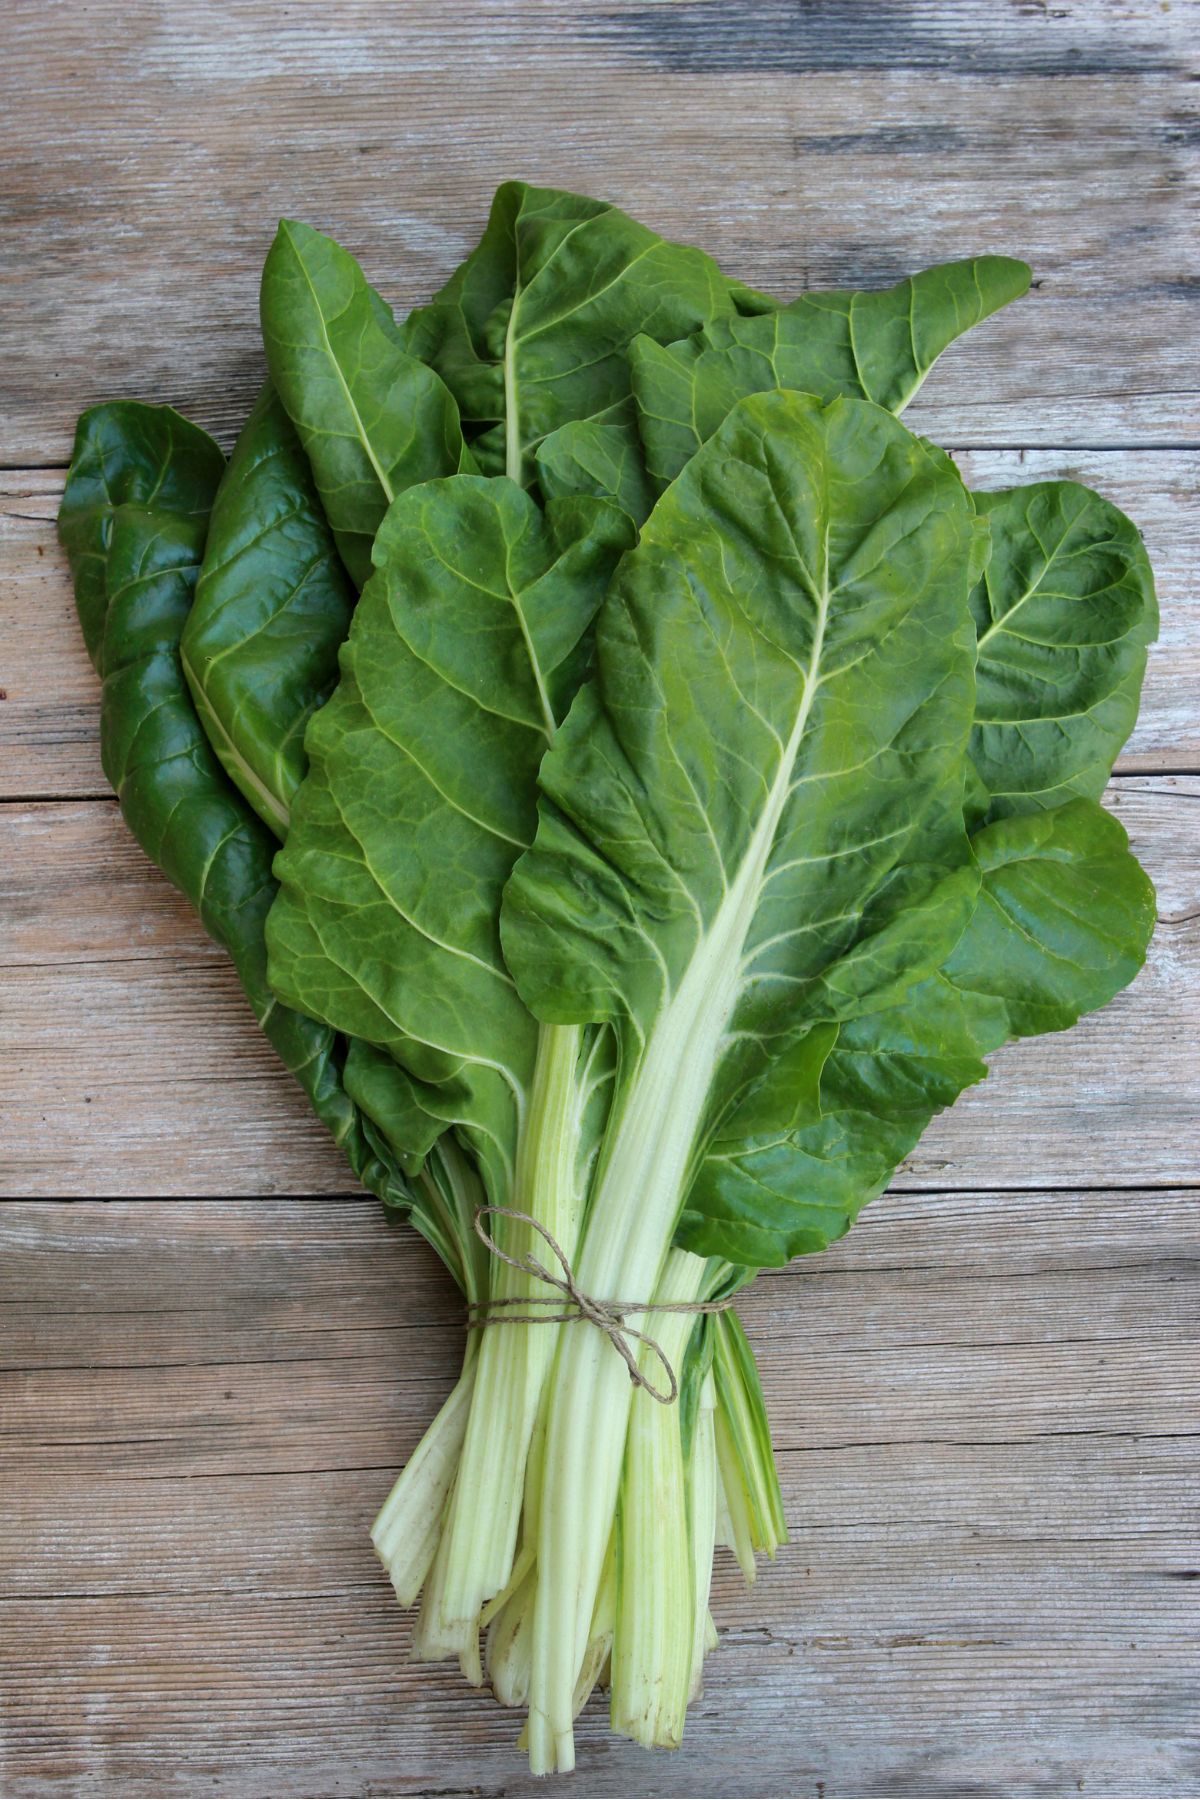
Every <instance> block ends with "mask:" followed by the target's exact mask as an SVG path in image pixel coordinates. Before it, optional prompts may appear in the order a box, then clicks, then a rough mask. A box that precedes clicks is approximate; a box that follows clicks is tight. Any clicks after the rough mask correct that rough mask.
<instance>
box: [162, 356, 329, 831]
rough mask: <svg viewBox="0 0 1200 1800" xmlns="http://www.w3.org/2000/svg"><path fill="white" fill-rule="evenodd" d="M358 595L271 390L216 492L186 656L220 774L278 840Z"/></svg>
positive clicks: (186, 667) (305, 463)
mask: <svg viewBox="0 0 1200 1800" xmlns="http://www.w3.org/2000/svg"><path fill="white" fill-rule="evenodd" d="M355 597H356V596H355V593H354V589H353V587H352V586H351V584H350V582H349V580H348V579H347V576H346V574H345V572H344V570H343V567H342V563H341V559H340V558H339V556H338V553H337V550H336V547H335V545H334V541H333V537H332V534H331V533H330V530H329V526H328V525H327V524H326V521H325V515H324V513H323V511H322V510H321V503H320V500H319V499H318V497H317V491H316V487H315V485H314V482H313V478H312V473H311V471H310V469H309V466H308V459H307V458H306V456H305V454H304V451H303V449H302V448H301V445H300V442H299V439H298V438H297V436H296V434H295V432H294V430H293V429H292V426H291V422H290V421H289V419H288V416H287V413H286V412H285V411H284V409H283V406H282V405H281V403H280V401H279V399H278V398H277V396H276V394H275V392H274V390H273V389H272V388H271V386H270V384H269V383H268V385H267V386H266V388H264V390H263V392H262V394H261V396H260V397H259V401H258V404H257V405H256V406H255V408H254V411H253V412H252V413H251V415H250V418H249V420H248V421H247V423H246V426H245V429H244V430H243V432H242V435H241V436H240V438H239V439H238V441H237V445H236V447H235V449H234V452H233V456H232V458H231V460H230V463H229V467H228V469H227V470H226V471H225V475H224V478H223V480H222V482H221V485H220V488H219V489H218V492H217V498H216V502H215V504H214V506H213V513H212V521H211V523H210V525H209V530H208V539H207V544H206V547H205V552H204V560H203V563H202V564H201V569H200V579H199V581H198V582H197V584H196V597H195V600H194V602H193V605H192V608H191V611H190V613H189V614H188V618H187V623H186V625H185V626H184V631H183V639H182V654H183V666H184V670H185V672H186V674H187V678H188V683H189V685H190V687H191V691H192V698H193V700H194V701H195V704H196V709H197V711H198V712H199V714H200V717H201V719H202V721H203V723H204V726H205V729H206V731H207V732H208V736H209V740H210V742H211V743H212V746H213V748H214V750H215V751H216V753H217V756H218V757H219V758H220V761H221V764H222V766H223V767H224V769H225V772H226V774H227V775H228V776H229V777H230V779H231V780H232V781H233V782H234V783H235V784H236V785H237V787H238V788H240V790H241V792H242V793H243V795H244V796H245V798H246V799H247V800H248V801H249V802H250V804H251V806H253V808H254V810H255V811H256V812H257V813H258V815H259V817H260V818H262V819H263V820H264V821H265V822H266V824H268V825H269V826H270V827H271V829H272V831H274V832H275V833H276V835H277V836H279V837H284V836H285V835H286V833H287V823H288V816H289V813H290V810H291V805H292V801H293V799H294V797H295V794H296V790H297V788H298V787H299V785H300V783H301V781H302V780H303V779H304V772H305V769H306V767H307V763H306V759H305V755H304V728H305V725H306V724H307V723H308V719H309V717H310V715H311V714H312V712H313V711H314V710H315V709H316V707H318V706H320V705H321V703H322V701H323V700H324V699H325V698H326V696H327V695H328V693H329V691H330V689H331V688H332V686H333V684H334V682H335V681H336V680H337V653H338V646H339V645H340V644H341V642H342V640H343V638H344V637H345V635H346V633H347V631H348V630H349V628H350V617H351V613H352V611H353V607H354V601H355Z"/></svg>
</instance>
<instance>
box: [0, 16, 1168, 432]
mask: <svg viewBox="0 0 1200 1800" xmlns="http://www.w3.org/2000/svg"><path fill="white" fill-rule="evenodd" d="M393 11H394V9H391V8H386V7H384V8H380V7H378V6H377V5H374V4H372V3H371V0H340V4H339V5H338V6H337V7H336V8H335V9H333V10H330V9H322V10H319V11H318V10H315V9H313V8H309V7H301V8H297V9H293V10H292V11H291V12H289V13H288V14H286V15H284V16H282V17H281V16H280V15H279V13H278V11H277V10H276V9H263V8H261V7H258V6H255V5H252V4H249V3H248V0H210V3H209V4H205V5H203V6H196V7H186V8H185V7H179V6H162V5H158V4H153V3H152V0H132V3H130V0H120V3H118V0H102V3H100V4H94V5H91V6H88V7H86V8H68V7H66V6H55V7H53V8H51V9H50V17H51V19H52V24H50V25H49V26H48V23H47V9H46V8H44V7H33V6H21V5H15V6H10V7H8V8H7V9H5V13H4V23H3V28H2V29H3V55H2V56H0V108H2V110H3V113H4V117H5V121H6V134H7V138H8V142H9V144H10V146H12V152H11V154H10V156H9V158H8V163H7V176H6V184H5V185H6V196H5V210H6V216H7V219H8V221H9V224H10V228H11V230H12V231H13V232H14V233H15V234H19V242H20V257H19V262H18V266H17V267H16V268H15V269H14V270H13V271H11V272H10V274H9V275H8V277H7V279H6V282H5V284H4V287H3V289H2V290H0V305H2V306H3V308H4V314H3V318H2V321H0V333H2V334H3V337H4V340H5V347H6V349H5V369H4V374H3V385H4V389H5V404H4V406H3V407H2V408H0V461H3V462H6V463H8V464H10V465H13V464H18V463H30V462H44V463H57V464H62V463H65V461H66V459H67V452H68V446H69V442H70V434H71V431H72V429H73V426H74V420H75V416H76V414H77V413H78V412H79V411H80V410H81V408H82V407H83V406H85V405H87V404H90V403H92V402H94V401H97V400H101V399H107V398H112V397H115V396H120V395H133V396H140V397H143V398H148V399H157V400H168V401H170V402H171V403H172V404H174V405H177V406H179V407H180V408H181V409H182V410H183V411H185V412H187V413H189V414H192V415H194V416H195V417H196V419H197V420H198V422H199V423H201V424H204V425H206V426H208V427H210V428H213V429H216V430H217V431H218V432H220V433H222V434H225V435H228V434H229V433H231V432H232V431H233V430H234V429H235V427H236V425H237V424H238V422H239V421H240V419H241V418H242V417H244V416H245V413H246V411H247V409H248V406H249V403H250V399H251V397H252V394H253V391H254V388H255V386H256V384H257V382H258V380H259V374H260V368H261V352H260V348H259V343H258V336H257V306H256V290H257V281H258V274H259V270H260V268H261V264H262V259H263V256H264V254H265V251H266V247H267V243H268V241H269V237H270V234H271V232H272V231H273V229H274V225H275V221H276V219H277V217H278V216H279V214H280V213H284V212H286V213H288V214H291V215H296V216H304V217H309V218H311V219H312V220H313V222H314V223H316V224H319V225H321V226H323V227H325V228H327V229H332V230H334V231H335V232H336V233H337V234H338V235H339V236H340V237H341V238H343V239H344V240H345V241H346V243H347V244H348V245H349V246H350V247H352V248H353V249H354V250H355V251H356V252H358V253H359V254H360V255H361V256H362V257H363V259H364V260H365V262H366V264H367V266H368V268H369V270H370V272H371V273H372V275H373V276H374V277H375V278H376V279H377V281H378V283H379V285H380V286H381V287H382V289H383V290H384V291H385V292H386V293H387V294H388V296H389V297H390V298H392V299H393V300H394V301H395V302H396V303H397V304H398V305H399V306H401V307H407V306H409V305H411V304H414V303H416V302H417V301H419V300H424V299H425V298H427V297H428V295H429V294H430V292H431V291H432V290H433V289H434V288H435V287H436V286H438V285H439V284H440V282H441V281H442V280H443V279H444V278H445V276H446V275H447V274H448V272H449V270H450V269H451V267H452V266H453V265H454V264H455V262H456V261H457V260H458V259H459V258H460V257H461V256H462V255H463V254H464V252H465V251H466V249H467V248H468V247H469V245H470V244H471V243H472V242H473V241H474V238H475V236H476V234H477V233H478V230H479V227H480V224H481V222H482V218H483V215H484V211H485V209H486V205H487V202H488V199H489V197H490V194H491V191H492V189H493V187H494V186H495V184H496V182H497V181H498V180H499V179H501V178H502V177H504V176H507V175H510V174H520V175H522V176H523V177H525V178H526V179H529V180H532V181H540V182H546V183H550V184H553V185H559V186H564V185H565V186H575V187H577V188H581V189H583V190H585V191H588V192H594V193H599V194H603V195H606V196H609V197H611V198H613V199H614V200H617V201H619V202H620V203H622V204H623V205H625V206H627V207H628V208H630V209H631V210H633V211H634V212H635V213H637V214H638V215H640V216H643V217H645V218H646V219H647V220H649V221H650V222H652V223H653V224H654V225H656V226H657V227H658V228H659V229H661V230H663V231H665V232H667V233H670V234H673V235H677V236H682V237H685V238H687V239H689V240H694V241H697V242H700V243H702V244H704V245H705V246H706V248H708V249H710V250H711V251H713V253H714V254H716V255H717V256H718V257H719V258H720V259H721V260H722V262H723V263H724V264H725V265H726V266H727V267H728V268H729V269H731V270H732V271H734V272H736V273H738V274H740V275H742V276H743V277H745V278H746V279H749V280H751V281H753V282H756V283H758V284H760V285H764V286H767V287H770V288H772V289H774V290H777V291H779V292H780V293H782V294H790V293H792V292H794V291H796V290H798V289H800V288H803V287H806V286H818V285H822V286H838V285H846V284H852V283H867V284H870V283H875V284H878V283H883V282H887V281H890V280H894V279H895V278H896V277H897V276H898V275H899V274H901V273H908V272H910V271H911V270H912V269H913V268H914V267H918V266H921V265H923V264H925V263H928V262H932V261H936V260H939V259H944V258H951V257H958V256H963V255H969V254H974V253H976V252H979V251H984V250H1002V251H1007V252H1010V253H1015V254H1019V255H1022V256H1024V257H1026V258H1027V259H1028V260H1029V261H1030V262H1031V263H1032V264H1033V265H1034V268H1035V271H1036V275H1037V279H1038V281H1039V284H1040V285H1039V287H1038V289H1037V291H1036V294H1035V296H1034V297H1033V299H1032V300H1030V301H1029V302H1028V303H1026V304H1025V305H1022V306H1020V307H1016V308H1013V309H1011V311H1010V313H1009V314H1007V315H1005V316H1004V317H1002V318H1000V319H997V320H995V321H993V322H992V323H991V324H990V325H988V326H987V327H986V328H985V330H984V331H982V332H980V333H979V334H977V337H976V338H975V339H973V340H972V341H971V343H970V344H968V345H964V346H963V347H962V348H961V350H960V351H958V352H956V354H955V356H954V358H953V360H952V361H950V362H948V364H947V367H946V369H945V371H944V373H943V374H941V375H939V377H938V381H937V386H936V388H935V389H934V390H932V391H931V394H930V398H929V400H928V401H927V402H922V403H920V405H919V407H918V409H916V411H915V412H914V418H915V419H918V420H919V423H920V426H921V428H922V429H923V430H926V431H929V432H931V433H932V434H933V435H934V436H937V437H939V438H940V439H941V440H942V441H949V442H955V443H959V444H967V443H974V444H981V443H984V444H986V443H991V444H996V443H1005V444H1013V445H1024V444H1031V443H1038V444H1061V443H1076V444H1110V443H1126V444H1127V443H1130V442H1133V441H1140V442H1142V443H1164V442H1166V443H1177V442H1181V441H1186V442H1191V443H1195V442H1196V439H1197V417H1198V412H1197V383H1196V373H1195V371H1196V338H1197V292H1198V289H1197V286H1196V276H1197V272H1198V271H1197V260H1196V251H1195V242H1194V234H1193V233H1192V232H1191V231H1190V229H1189V219H1188V209H1187V204H1186V201H1187V195H1188V192H1189V184H1190V183H1191V182H1192V181H1193V180H1194V173H1195V169H1196V166H1197V138H1196V114H1195V106H1194V88H1191V87H1189V75H1190V73H1191V72H1192V71H1193V69H1194V66H1195V41H1196V25H1197V19H1198V15H1197V9H1196V7H1195V5H1194V4H1192V3H1191V0H1184V3H1182V4H1181V3H1180V0H1175V3H1174V4H1173V5H1170V6H1163V5H1162V4H1160V0H1136V3H1135V0H1125V3H1123V4H1118V5H1105V6H1098V5H1095V4H1088V3H1085V0H1064V3H1063V4H1062V5H1056V6H1053V7H1051V6H1047V5H1043V4H1036V3H1032V0H1031V3H1013V0H1010V3H1009V4H1003V5H996V4H994V0H922V3H921V4H919V5H916V6H915V7H909V8H906V9H905V10H904V11H903V13H900V12H896V13H895V14H893V13H892V11H891V9H888V8H882V9H881V8H878V7H873V6H870V5H866V4H864V3H863V0H815V3H814V4H810V5H806V6H805V7H803V8H800V9H797V8H796V7H795V6H793V5H791V4H787V3H785V0H739V4H736V5H732V6H728V5H726V6H713V5H711V4H707V3H706V0H699V3H698V0H670V3H668V4H657V5H638V4H631V3H628V0H626V3H622V0H611V3H608V4H597V5H595V6H589V7H579V6H575V5H572V4H570V3H569V0H516V3H514V0H478V4H476V5H474V6H472V7H470V8H466V9H454V8H447V7H445V6H443V5H441V4H439V3H438V0H409V4H407V5H406V6H405V8H404V23H403V29H402V30H397V29H396V24H395V19H394V17H393ZM96 96H99V97H100V98H99V102H98V103H97V102H96Z"/></svg>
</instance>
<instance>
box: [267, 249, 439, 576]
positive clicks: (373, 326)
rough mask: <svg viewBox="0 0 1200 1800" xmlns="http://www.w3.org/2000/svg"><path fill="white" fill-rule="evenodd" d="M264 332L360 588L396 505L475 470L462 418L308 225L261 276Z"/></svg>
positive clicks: (337, 252) (271, 363) (358, 275)
mask: <svg viewBox="0 0 1200 1800" xmlns="http://www.w3.org/2000/svg"><path fill="white" fill-rule="evenodd" d="M262 329H263V343H264V345H265V346H266V352H267V366H268V368H269V369H270V373H271V380H272V382H273V384H274V386H275V389H276V391H277V393H278V394H279V397H280V399H281V400H282V401H283V404H284V406H285V407H286V409H287V413H288V416H289V418H290V419H291V421H292V424H293V425H294V426H295V427H296V430H297V432H298V433H299V435H300V440H301V442H302V443H303V445H304V448H305V451H306V452H307V455H308V459H309V462H310V463H311V465H312V471H313V474H314V476H315V478H316V483H317V489H318V491H319V493H320V496H321V501H322V504H323V506H324V508H325V513H326V516H327V517H328V519H329V523H330V526H331V527H332V529H333V534H334V537H335V538H336V540H337V545H338V549H339V551H340V552H341V556H342V560H343V562H344V563H345V565H346V568H347V570H348V571H349V574H350V577H351V579H352V580H353V581H354V583H355V585H356V586H358V587H361V586H362V584H363V582H364V581H366V579H367V577H368V576H369V575H370V572H371V543H372V540H373V539H374V536H375V533H376V531H377V529H378V527H379V523H380V521H381V519H382V518H383V515H384V513H385V512H386V511H387V508H388V506H389V505H390V503H391V501H392V500H393V499H394V498H395V497H396V495H397V494H399V493H400V492H401V491H402V490H403V489H404V488H406V487H410V486H412V485H413V484H414V483H416V482H420V481H427V480H429V479H431V478H432V477H435V476H439V475H450V474H453V473H454V472H455V471H456V470H459V469H463V468H469V467H470V466H471V463H470V459H469V456H468V455H467V452H466V450H465V447H464V445H463V441H462V433H461V429H460V426H459V420H458V409H457V407H456V406H455V404H454V401H453V400H452V398H451V396H450V394H449V393H448V392H447V390H446V388H445V386H444V385H443V383H442V382H441V381H439V379H438V377H437V376H436V375H435V374H434V373H433V371H432V370H431V369H429V368H427V367H426V366H425V364H424V363H423V362H421V361H419V360H418V359H417V357H416V356H415V355H411V354H409V353H408V352H407V351H406V350H405V349H404V348H403V345H404V344H405V343H406V342H407V341H408V334H407V333H406V332H404V331H403V330H402V329H401V328H400V327H398V326H396V325H395V323H394V322H392V321H391V314H390V312H389V311H388V309H387V307H386V306H385V304H384V302H383V301H382V300H381V299H380V297H379V295H378V294H376V293H375V291H374V290H373V289H372V288H371V287H370V286H369V285H368V283H367V281H366V279H365V277H364V275H363V272H362V270H361V269H360V268H359V266H358V264H357V263H356V262H355V260H354V258H353V257H352V256H351V255H350V254H349V253H348V252H347V251H345V250H343V249H341V247H340V246H339V245H337V244H335V243H334V242H333V240H332V238H327V237H323V236H322V235H321V233H320V232H319V231H314V230H313V229H312V227H311V226H309V225H301V224H298V223H297V222H296V221H294V220H291V219H284V220H283V221H282V223H281V224H280V227H279V231H278V233H277V234H276V237H275V242H274V243H273V244H272V246H271V249H270V252H269V253H268V256H267V260H266V264H265V266H264V268H263V279H262Z"/></svg>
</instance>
